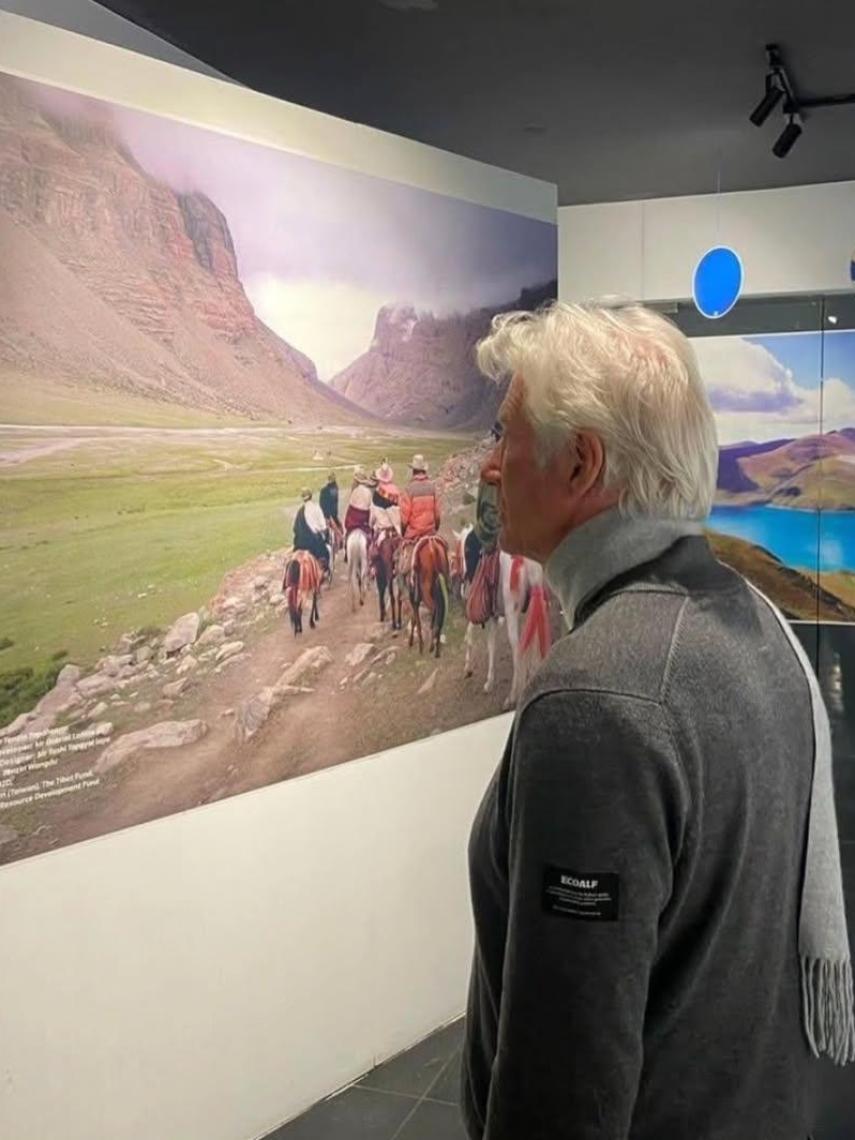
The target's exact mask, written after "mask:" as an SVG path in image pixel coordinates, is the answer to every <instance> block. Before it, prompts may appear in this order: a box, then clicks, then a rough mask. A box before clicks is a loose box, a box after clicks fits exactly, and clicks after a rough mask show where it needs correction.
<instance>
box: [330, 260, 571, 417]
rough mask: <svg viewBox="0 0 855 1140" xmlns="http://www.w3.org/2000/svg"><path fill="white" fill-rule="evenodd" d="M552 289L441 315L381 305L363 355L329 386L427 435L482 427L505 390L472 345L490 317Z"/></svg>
mask: <svg viewBox="0 0 855 1140" xmlns="http://www.w3.org/2000/svg"><path fill="white" fill-rule="evenodd" d="M556 290H557V283H556V282H554V281H552V282H546V283H545V284H543V285H539V286H537V287H535V288H531V289H525V290H523V291H522V292H521V293H520V295H519V296H518V297H516V298H514V299H513V300H512V301H510V302H508V303H507V304H505V305H500V306H497V307H495V308H483V309H475V310H473V311H472V312H469V313H465V314H454V315H451V316H445V317H437V316H434V315H433V314H432V313H419V312H417V311H416V310H415V309H414V308H412V307H410V306H401V305H387V306H384V307H383V308H382V309H381V310H380V312H379V313H378V315H377V321H376V325H375V329H374V338H373V340H372V342H371V345H370V346H369V348H368V350H367V351H366V352H365V353H364V354H363V355H362V356H360V357H359V358H358V359H357V360H355V361H354V362H353V364H351V365H350V366H349V367H348V368H346V369H344V371H343V372H340V373H339V374H338V375H337V376H335V377H334V378H333V380H332V385H333V387H334V388H335V389H336V391H338V392H340V393H342V394H343V395H345V396H347V398H348V399H349V400H351V401H353V403H355V404H358V405H359V407H361V408H363V409H365V410H366V411H368V412H370V413H371V414H372V415H375V416H377V417H378V418H380V419H381V420H384V421H386V422H387V423H393V424H401V425H407V426H411V427H421V428H431V429H434V430H437V429H438V430H442V429H451V430H466V429H472V430H474V429H481V428H485V427H489V426H490V425H491V424H492V423H493V422H494V420H495V418H496V412H497V410H498V408H499V405H500V403H501V401H502V397H503V395H504V392H503V390H502V389H501V388H500V387H498V386H497V385H496V384H494V383H493V381H492V380H488V379H486V378H485V377H484V376H482V375H481V373H480V372H479V370H478V366H477V364H476V362H475V346H476V345H477V343H478V341H479V340H481V339H482V338H483V337H484V336H486V335H487V333H488V332H489V330H490V322H491V321H492V319H493V316H494V315H495V314H496V313H497V312H506V311H510V310H514V309H535V308H537V307H538V306H539V305H542V304H544V303H545V302H547V301H549V300H552V299H553V298H554V297H555V295H556Z"/></svg>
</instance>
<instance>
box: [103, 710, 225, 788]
mask: <svg viewBox="0 0 855 1140" xmlns="http://www.w3.org/2000/svg"><path fill="white" fill-rule="evenodd" d="M207 731H208V726H207V724H206V723H205V721H203V720H165V721H161V723H160V724H153V725H151V726H150V727H149V728H141V729H139V731H137V732H129V733H126V734H125V735H124V736H120V737H119V739H118V740H114V741H113V743H112V744H110V745H108V746H107V747H106V748H105V749H104V751H103V752H102V753H101V755H100V756H99V757H98V760H97V762H96V764H95V771H96V772H98V773H100V774H102V775H103V774H104V773H105V772H110V771H111V770H112V769H113V768H117V767H118V766H119V765H120V764H124V763H126V762H127V761H128V760H133V759H135V758H136V757H138V756H142V755H143V754H144V753H146V752H150V751H153V750H155V749H159V748H181V747H183V746H184V745H187V744H195V743H196V741H197V740H201V739H202V737H203V736H204V735H205V733H206V732H207Z"/></svg>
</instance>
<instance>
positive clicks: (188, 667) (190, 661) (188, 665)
mask: <svg viewBox="0 0 855 1140" xmlns="http://www.w3.org/2000/svg"><path fill="white" fill-rule="evenodd" d="M198 665H199V662H198V661H197V660H196V658H195V657H193V656H192V655H188V656H187V657H185V658H184V660H183V661H182V662H181V664H180V665H179V666H178V669H177V673H178V676H179V677H186V675H187V674H188V673H192V672H193V670H194V669H196V668H197V667H198Z"/></svg>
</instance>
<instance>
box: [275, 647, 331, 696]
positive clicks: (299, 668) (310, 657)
mask: <svg viewBox="0 0 855 1140" xmlns="http://www.w3.org/2000/svg"><path fill="white" fill-rule="evenodd" d="M332 663H333V655H332V653H330V651H329V649H327V647H326V646H325V645H316V646H314V647H313V648H312V649H306V650H304V651H303V652H302V653H301V654H300V656H299V657H298V658H297V660H296V661H295V662H294V663H293V665H289V666H288V668H287V669H286V670H285V671H284V672H283V673H282V675H281V676H280V678H279V680H278V681H277V682H276V684H275V686H274V688H276V689H287V688H289V687H293V686H296V685H301V684H302V683H303V682H304V681H306V680H309V679H311V678H312V677H314V676H316V675H317V674H318V673H320V672H321V670H322V669H326V668H327V666H328V665H332Z"/></svg>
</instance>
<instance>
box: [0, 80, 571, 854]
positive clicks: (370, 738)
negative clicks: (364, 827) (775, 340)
mask: <svg viewBox="0 0 855 1140" xmlns="http://www.w3.org/2000/svg"><path fill="white" fill-rule="evenodd" d="M0 265H2V267H3V268H2V274H0V509H2V517H0V568H2V579H3V590H2V596H0V862H10V861H12V860H15V859H19V858H22V857H26V856H29V855H33V854H37V853H39V852H43V851H46V850H50V849H53V848H56V847H60V846H62V845H65V844H68V843H72V842H76V841H79V840H82V839H86V838H89V837H92V836H95V835H99V834H103V833H105V832H109V831H113V830H116V829H118V828H122V827H126V826H130V825H132V824H136V823H139V822H143V821H145V820H149V819H152V818H156V817H159V816H163V815H167V814H170V813H173V812H176V811H181V810H184V809H187V808H190V807H193V806H196V805H199V804H204V803H208V802H211V801H213V800H217V799H221V798H224V797H227V796H231V795H234V794H237V793H239V792H242V791H245V790H248V789H251V788H255V787H259V786H262V785H265V784H269V783H272V782H275V781H279V780H283V779H286V778H289V777H292V776H296V775H300V774H303V773H306V772H310V771H312V770H315V769H318V768H322V767H328V766H331V765H335V764H338V763H341V762H342V761H346V760H350V759H352V758H355V757H359V756H364V755H367V754H370V753H373V752H376V751H379V750H381V749H385V748H388V747H391V746H393V745H397V744H401V743H404V742H406V741H411V740H414V739H417V738H420V737H424V736H427V735H432V734H435V733H438V732H441V731H444V730H446V729H450V728H453V727H455V726H458V725H461V724H464V723H467V722H470V721H473V720H477V719H480V718H482V717H486V716H490V715H492V714H495V713H498V712H499V711H501V709H502V707H503V705H504V703H505V700H506V698H507V696H508V692H509V688H510V683H511V673H512V666H513V661H512V651H511V646H510V644H509V641H508V638H507V636H505V635H504V634H502V635H501V636H500V637H499V638H498V644H497V650H496V667H495V681H494V684H493V686H492V688H491V691H489V692H485V691H484V687H485V681H486V679H487V677H486V648H485V645H484V644H483V643H482V641H481V640H480V639H479V641H478V644H475V645H473V647H472V649H473V654H474V657H473V660H472V662H471V666H472V672H473V676H471V677H469V678H468V679H467V678H465V677H464V661H465V653H466V647H465V644H464V639H465V634H466V629H467V623H466V619H465V615H464V610H463V605H462V602H461V601H460V598H459V597H458V596H457V594H458V593H459V587H460V560H459V558H457V553H458V552H457V549H456V538H455V532H458V533H459V531H460V528H461V527H462V526H463V525H464V524H466V523H467V522H470V521H471V519H472V510H473V505H472V503H473V496H472V490H473V488H474V487H475V485H476V484H477V472H478V467H479V463H480V459H481V457H482V455H483V453H484V449H485V447H486V446H487V439H488V433H489V429H490V427H491V425H492V423H493V420H494V418H495V412H496V409H497V407H498V404H499V402H500V399H501V395H502V393H501V392H500V391H499V390H498V389H497V388H496V387H495V386H494V385H492V384H490V383H489V382H487V381H485V380H484V379H483V378H482V377H481V376H480V375H479V373H478V371H477V369H476V367H475V363H474V357H473V349H474V346H475V344H476V342H477V341H478V339H479V338H480V337H481V336H483V335H484V334H485V332H486V331H487V329H488V326H489V322H490V320H491V318H492V316H493V315H494V313H496V312H497V311H500V310H502V309H508V308H521V307H533V306H534V305H536V304H539V303H540V302H542V301H544V300H546V299H548V298H550V297H552V296H553V295H554V292H555V287H556V283H555V278H556V230H555V227H554V226H553V225H549V224H545V223H541V222H538V221H533V220H530V219H527V218H525V217H521V216H517V215H514V214H510V213H506V212H503V211H499V210H495V209H490V208H486V207H483V206H479V205H476V204H472V203H469V202H463V201H459V200H456V199H452V198H448V197H444V196H441V195H438V194H434V193H430V192H426V191H423V190H418V189H414V188H411V187H408V186H404V185H400V184H397V183H393V182H389V181H384V180H380V179H376V178H372V177H369V176H367V175H364V174H360V173H356V172H353V171H350V170H346V169H343V168H339V167H336V166H334V165H330V164H325V163H321V162H318V161H315V160H312V159H309V158H306V157H303V156H300V155H297V154H293V153H289V152H286V151H282V150H278V149H274V148H270V147H262V146H259V145H257V144H254V143H251V142H248V141H245V140H242V139H240V138H235V137H231V136H226V135H222V134H218V133H216V132H213V131H210V130H205V129H201V128H198V127H193V126H188V125H186V124H183V123H180V122H178V121H174V120H171V119H167V118H164V117H159V116H154V115H151V114H146V113H142V112H138V111H131V110H128V109H126V108H122V107H119V106H115V105H112V104H109V103H106V102H103V101H98V100H94V99H91V98H84V97H81V96H79V95H75V94H72V93H70V92H67V91H64V90H60V89H57V88H55V87H49V86H45V85H41V84H37V83H34V82H31V81H25V80H21V79H18V78H13V77H11V76H7V75H3V74H0ZM416 456H421V457H423V462H421V461H420V465H421V466H423V467H424V468H426V469H427V472H428V476H429V478H430V479H431V480H433V482H434V484H435V487H436V491H437V494H438V496H439V500H440V503H441V524H440V531H441V534H442V536H443V537H444V538H445V539H446V542H447V545H448V554H449V564H448V566H447V569H446V573H445V576H444V580H443V582H442V583H440V582H439V581H438V579H434V580H432V581H431V582H428V583H427V585H426V586H425V589H426V590H427V591H428V599H429V600H430V602H431V603H435V606H434V609H433V610H432V609H431V608H430V606H428V605H424V606H423V607H422V609H421V613H422V619H423V625H424V626H425V638H426V641H429V640H430V635H431V622H432V621H434V620H436V613H437V611H436V607H439V606H441V608H442V613H441V625H442V629H441V638H440V639H439V650H440V654H439V656H438V657H437V656H436V655H431V654H430V653H429V652H428V648H429V646H426V648H425V652H424V653H420V652H419V648H418V644H416V645H415V646H414V647H413V648H412V649H410V648H409V647H408V644H407V637H406V630H404V631H403V632H400V631H398V630H395V629H393V622H392V620H391V617H390V612H389V609H388V608H387V610H386V613H385V621H381V608H380V607H381V604H380V598H379V592H378V582H377V581H376V575H375V574H374V568H375V561H374V554H375V551H373V550H371V551H368V550H366V551H363V550H362V549H361V547H360V549H356V548H355V556H357V555H358V556H359V566H360V568H361V571H362V574H361V578H362V586H363V588H364V596H363V597H360V590H359V581H357V580H356V579H355V577H354V581H353V583H351V570H352V567H353V566H355V565H356V562H355V560H354V559H351V560H350V562H348V563H345V562H344V559H343V556H344V554H345V551H344V550H343V549H341V548H340V543H339V541H338V538H337V535H336V528H335V526H334V525H333V524H329V525H328V526H327V527H326V528H325V531H326V533H325V538H324V543H321V546H320V549H319V547H318V542H317V533H316V529H315V524H316V522H317V519H318V511H320V512H321V518H322V521H324V522H326V520H327V519H328V518H332V517H334V516H335V515H336V514H337V516H338V518H339V520H340V521H341V522H344V520H345V516H346V513H347V508H348V502H349V499H350V497H351V493H352V491H353V490H354V489H356V488H357V487H358V488H361V490H360V491H359V492H358V494H357V496H356V497H357V499H358V501H359V502H360V503H362V507H360V508H358V509H360V510H362V509H364V510H365V511H366V513H367V514H369V515H371V520H372V521H373V520H374V516H373V514H372V506H373V505H375V504H374V503H373V500H374V497H375V492H376V491H377V489H378V486H380V485H382V487H383V488H385V490H386V491H388V492H389V495H390V499H389V501H390V502H391V503H392V505H393V508H394V506H395V503H394V500H396V499H399V498H400V492H402V491H404V490H405V489H406V487H407V484H408V482H409V480H410V479H411V472H410V471H409V466H410V465H411V464H412V463H413V462H414V457H416ZM366 488H367V492H366V490H365V489H366ZM336 489H337V492H338V507H337V510H333V505H334V498H335V494H334V492H335V490H336ZM322 491H323V492H324V497H323V499H322V498H321V493H322ZM366 493H367V494H368V498H369V500H370V503H369V504H368V505H366V503H365V502H363V500H364V499H365V494H366ZM309 496H310V497H309ZM305 504H308V505H305ZM298 514H299V521H298V545H302V546H304V547H308V552H309V553H312V551H313V550H314V553H315V555H317V556H318V559H319V560H320V562H321V563H322V561H323V560H322V559H321V557H320V551H321V550H323V549H324V547H325V543H326V541H327V540H328V542H329V547H330V548H331V550H330V553H331V554H332V556H333V557H332V566H331V568H330V570H331V577H332V581H331V582H327V581H323V582H321V583H320V592H319V597H318V610H319V621H318V622H317V623H316V625H315V627H314V628H313V627H312V624H311V620H310V619H311V616H312V601H313V594H314V588H315V585H317V583H314V582H313V580H312V578H311V573H308V577H307V576H306V567H305V566H304V567H302V568H301V567H298V574H297V577H296V579H295V578H293V577H290V578H288V580H287V581H286V580H285V579H286V566H287V564H288V562H289V558H290V551H291V548H292V546H293V545H294V542H295V520H297V519H298ZM393 515H394V510H393ZM359 519H360V520H363V521H364V516H359ZM308 532H311V533H308ZM368 537H369V536H368V535H366V540H368ZM359 545H360V544H359V543H357V546H359ZM367 545H368V541H366V546H367ZM366 556H367V560H366V561H363V559H366ZM307 565H308V563H307ZM301 569H302V572H303V577H302V578H301V577H300V573H299V572H300V571H301ZM311 569H312V568H311V566H309V571H311ZM325 570H326V568H325V567H324V566H323V565H321V571H322V572H325ZM412 581H413V579H407V580H404V579H402V580H401V581H399V582H398V583H397V584H398V586H400V587H401V589H402V591H403V592H404V593H406V590H407V588H408V585H409V583H410V582H412ZM351 585H353V587H354V588H353V589H351ZM283 586H284V587H285V589H283ZM288 591H290V592H288ZM393 593H394V590H393ZM428 599H426V598H422V601H423V602H427V601H428ZM386 605H387V607H388V605H389V599H388V595H387V598H386ZM300 621H302V634H300V635H296V634H295V627H297V628H299V625H300Z"/></svg>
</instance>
